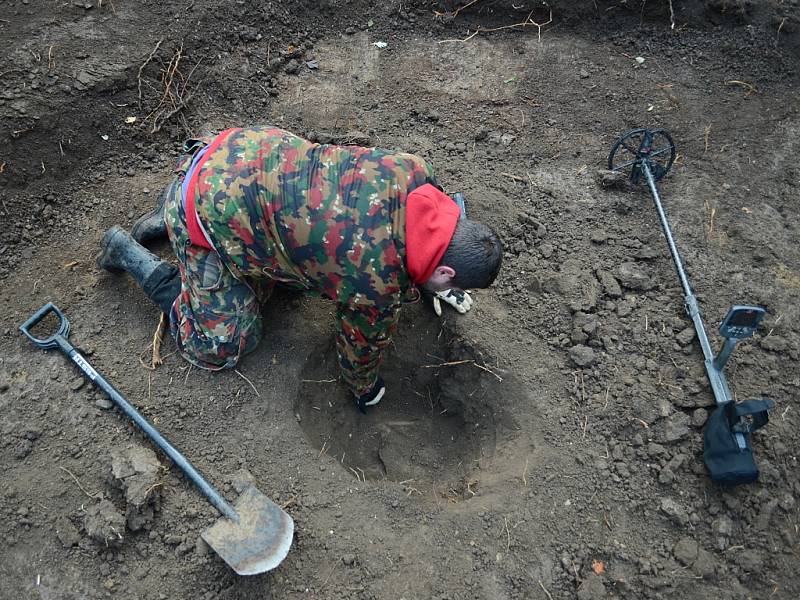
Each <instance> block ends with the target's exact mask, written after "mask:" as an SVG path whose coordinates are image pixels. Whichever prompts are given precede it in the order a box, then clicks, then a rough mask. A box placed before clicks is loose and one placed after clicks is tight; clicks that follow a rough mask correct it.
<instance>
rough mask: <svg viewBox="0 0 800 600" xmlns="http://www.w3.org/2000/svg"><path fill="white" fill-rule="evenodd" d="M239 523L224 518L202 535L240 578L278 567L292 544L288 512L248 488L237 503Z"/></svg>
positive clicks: (290, 521)
mask: <svg viewBox="0 0 800 600" xmlns="http://www.w3.org/2000/svg"><path fill="white" fill-rule="evenodd" d="M234 507H235V509H236V513H237V514H238V515H239V522H238V523H235V522H234V521H232V520H231V519H228V518H225V517H222V518H220V519H219V520H218V521H217V522H216V523H214V524H213V525H212V526H211V527H209V528H208V529H206V530H205V531H204V532H203V533H202V534H201V535H202V537H203V539H204V540H205V542H206V543H207V544H208V545H209V546H211V548H213V549H214V552H216V553H217V554H218V555H219V556H220V558H222V560H224V561H225V562H226V563H228V565H229V566H230V567H231V568H232V569H233V570H234V571H236V572H237V573H238V574H239V575H257V574H258V573H265V572H266V571H269V570H271V569H274V568H275V567H277V566H278V565H279V564H280V563H281V561H282V560H283V559H284V558H286V555H287V554H288V553H289V548H290V547H291V545H292V537H293V535H294V521H293V520H292V517H290V516H289V515H288V514H287V513H286V511H284V510H283V509H281V507H280V506H278V505H277V504H275V503H274V502H273V501H272V500H270V499H269V498H267V497H266V496H265V495H264V494H262V493H261V492H259V491H258V490H257V489H256V488H255V487H254V486H248V487H247V488H246V489H245V490H243V491H242V493H241V494H240V496H239V499H238V500H237V501H236V503H235V504H234Z"/></svg>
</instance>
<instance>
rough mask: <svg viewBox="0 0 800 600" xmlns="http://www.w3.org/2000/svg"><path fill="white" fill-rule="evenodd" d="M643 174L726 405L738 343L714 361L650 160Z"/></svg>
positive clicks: (715, 387)
mask: <svg viewBox="0 0 800 600" xmlns="http://www.w3.org/2000/svg"><path fill="white" fill-rule="evenodd" d="M641 170H642V172H643V173H644V176H645V179H646V180H647V185H648V186H650V192H651V193H652V195H653V200H654V202H655V205H656V211H658V218H659V220H660V221H661V228H662V229H663V230H664V236H665V237H666V238H667V244H669V251H670V253H671V254H672V260H673V262H674V263H675V270H677V271H678V278H679V279H680V280H681V285H682V286H683V294H684V303H685V306H686V313H687V314H688V315H689V317H690V318H691V319H692V323H693V324H694V329H695V331H696V332H697V339H698V340H699V341H700V347H701V348H702V349H703V357H704V359H705V360H704V363H705V368H706V374H707V375H708V381H709V383H710V384H711V391H712V392H713V393H714V400H715V401H716V403H717V405H720V404H726V403H727V402H731V401H732V400H733V396H732V395H731V392H730V388H728V381H727V380H726V378H725V373H723V371H722V369H723V367H724V366H725V363H726V362H727V361H728V358H729V356H730V353H731V350H733V346H734V345H735V342H734V343H733V344H729V343H728V342H730V340H726V344H725V347H724V348H723V351H722V352H721V353H720V356H719V357H716V358H715V356H714V351H713V350H712V349H711V343H710V342H709V341H708V334H707V333H706V328H705V325H704V324H703V317H702V316H701V315H700V306H699V305H698V304H697V297H696V296H695V295H694V293H693V292H692V286H691V284H690V283H689V278H688V277H687V276H686V271H685V270H684V268H683V261H681V255H680V253H679V252H678V247H677V246H676V245H675V239H674V238H673V237H672V230H671V229H670V227H669V221H667V215H666V213H665V212H664V207H663V206H662V205H661V197H660V196H659V195H658V188H656V182H655V180H654V178H653V173H652V172H651V170H650V165H649V164H648V161H647V160H643V161H642V162H641ZM734 437H735V438H736V443H737V444H738V445H739V447H740V448H742V449H744V448H746V447H747V444H746V442H745V438H744V435H743V434H741V433H739V432H735V433H734Z"/></svg>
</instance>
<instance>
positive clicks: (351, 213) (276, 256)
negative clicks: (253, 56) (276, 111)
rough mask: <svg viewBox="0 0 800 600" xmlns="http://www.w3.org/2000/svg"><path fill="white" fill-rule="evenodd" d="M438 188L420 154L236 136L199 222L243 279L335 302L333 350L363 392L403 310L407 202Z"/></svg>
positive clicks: (202, 188) (210, 160) (262, 132)
mask: <svg viewBox="0 0 800 600" xmlns="http://www.w3.org/2000/svg"><path fill="white" fill-rule="evenodd" d="M425 183H435V179H434V175H433V170H432V168H431V167H430V165H428V163H426V162H425V161H424V160H422V159H421V158H419V157H417V156H414V155H412V154H405V153H398V152H391V151H388V150H381V149H377V148H361V147H356V146H334V145H327V144H315V143H311V142H308V141H306V140H304V139H302V138H300V137H298V136H295V135H293V134H291V133H289V132H287V131H283V130H281V129H278V128H275V127H253V128H248V129H237V130H233V131H232V132H231V133H230V134H229V135H228V136H227V137H226V138H225V140H224V141H223V143H222V144H221V145H220V146H219V147H218V148H217V149H216V150H214V151H213V152H210V153H209V155H208V156H207V157H206V158H205V162H204V163H203V165H202V169H201V171H200V172H199V174H198V179H197V186H196V189H195V195H194V199H195V206H196V209H197V216H198V219H199V221H200V224H201V225H202V226H203V229H204V230H205V231H206V233H207V234H208V237H209V240H210V241H211V243H212V244H213V246H214V247H215V249H216V250H217V252H218V253H219V255H220V256H221V258H222V260H223V262H224V263H225V265H226V266H227V267H228V268H229V269H231V271H232V272H233V273H234V275H236V276H237V278H239V279H242V280H244V281H257V280H259V279H261V278H265V277H266V278H270V279H274V280H277V281H279V282H282V283H284V284H288V285H290V286H292V287H296V288H301V289H304V290H307V291H308V292H311V293H316V294H319V295H321V296H324V297H326V298H330V299H332V300H334V301H335V302H336V304H337V314H336V323H337V337H336V341H337V350H338V355H339V362H340V364H341V367H342V374H343V377H344V379H345V381H346V382H347V383H348V384H349V385H350V387H351V389H352V390H353V391H354V392H355V393H356V394H359V395H360V394H362V393H365V392H366V391H367V390H369V388H370V387H371V386H372V385H373V384H374V382H375V380H376V377H377V369H378V365H379V363H380V355H381V351H382V349H383V348H385V347H386V346H387V345H388V344H389V343H390V341H391V335H392V333H393V332H394V330H395V328H396V324H397V313H398V309H399V307H400V305H401V303H402V302H403V301H404V300H405V299H406V298H407V294H408V292H409V291H410V290H411V288H412V284H411V281H410V280H409V276H408V273H407V270H406V266H405V200H406V196H407V195H408V193H409V192H411V191H412V190H414V189H415V188H417V187H419V186H421V185H423V184H425Z"/></svg>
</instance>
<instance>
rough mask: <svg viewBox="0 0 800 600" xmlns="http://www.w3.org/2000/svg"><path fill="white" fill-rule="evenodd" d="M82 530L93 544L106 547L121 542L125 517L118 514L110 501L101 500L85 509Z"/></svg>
mask: <svg viewBox="0 0 800 600" xmlns="http://www.w3.org/2000/svg"><path fill="white" fill-rule="evenodd" d="M83 528H84V529H85V530H86V534H87V535H88V536H89V537H90V538H92V539H93V540H94V541H95V542H97V543H98V544H100V545H101V546H104V547H108V546H110V545H115V544H119V543H121V542H122V534H123V533H124V532H125V517H123V516H122V515H121V514H120V512H119V511H118V510H117V509H116V507H115V506H114V505H113V504H112V503H111V501H109V500H101V501H100V502H98V503H97V504H93V505H91V506H89V507H88V508H87V509H86V516H85V517H84V520H83Z"/></svg>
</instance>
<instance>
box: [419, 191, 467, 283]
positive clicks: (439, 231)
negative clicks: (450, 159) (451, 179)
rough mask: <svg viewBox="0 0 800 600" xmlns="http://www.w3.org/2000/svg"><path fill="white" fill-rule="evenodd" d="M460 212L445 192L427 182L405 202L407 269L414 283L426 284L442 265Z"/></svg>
mask: <svg viewBox="0 0 800 600" xmlns="http://www.w3.org/2000/svg"><path fill="white" fill-rule="evenodd" d="M459 214H460V210H459V208H458V205H457V204H456V203H455V202H453V199H452V198H450V196H448V195H447V194H445V193H444V192H441V191H439V189H438V188H436V186H433V185H431V184H430V183H426V184H425V185H422V186H420V187H418V188H417V189H415V190H414V191H412V192H411V193H409V194H408V198H407V199H406V266H407V267H408V274H409V276H410V277H411V281H412V282H413V283H414V284H415V285H419V284H423V283H425V282H426V281H428V279H430V277H431V275H433V271H434V270H435V269H436V267H437V266H439V261H441V260H442V256H444V253H445V251H446V250H447V246H448V245H449V244H450V240H451V239H453V232H454V231H455V230H456V223H458V217H459Z"/></svg>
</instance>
